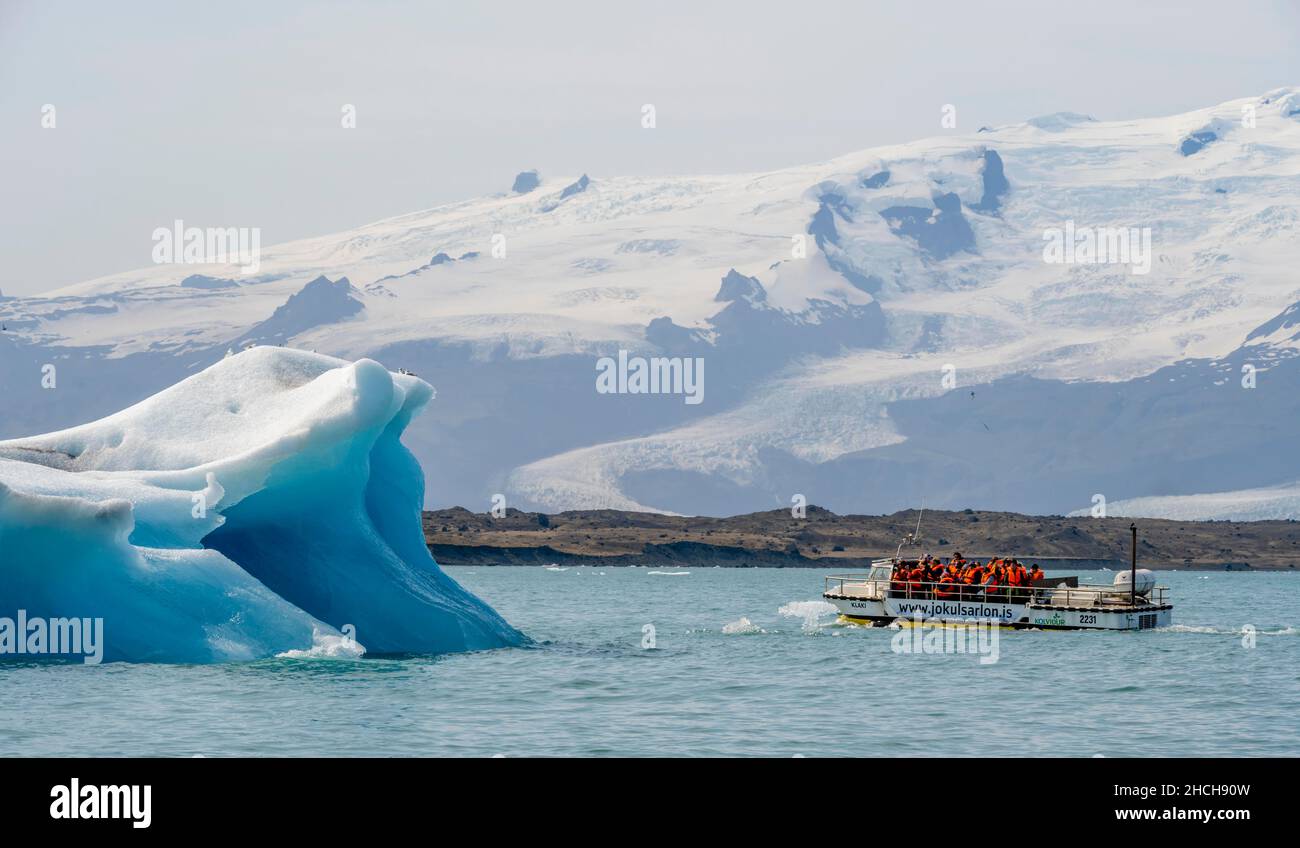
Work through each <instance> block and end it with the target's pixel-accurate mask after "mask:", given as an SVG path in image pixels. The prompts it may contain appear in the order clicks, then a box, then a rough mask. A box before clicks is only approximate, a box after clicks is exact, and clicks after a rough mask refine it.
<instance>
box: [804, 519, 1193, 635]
mask: <svg viewBox="0 0 1300 848" xmlns="http://www.w3.org/2000/svg"><path fill="white" fill-rule="evenodd" d="M1131 529H1132V531H1133V551H1134V555H1133V561H1132V567H1131V568H1130V569H1129V570H1128V571H1121V572H1119V573H1117V574H1116V575H1115V579H1114V581H1113V582H1111V583H1081V582H1080V581H1079V578H1078V577H1048V576H1047V575H1045V574H1043V573H1042V572H1041V571H1039V570H1038V566H1037V565H1036V564H1035V565H1034V566H1033V570H1026V569H1025V568H1024V566H1023V565H1021V564H1020V563H1019V562H1018V561H1017V560H1015V559H993V560H989V561H987V562H981V561H979V560H966V559H964V558H963V557H962V556H961V554H960V553H954V554H953V556H952V557H951V558H950V559H949V560H948V561H947V562H944V561H942V560H940V559H938V558H935V557H931V556H925V557H922V558H920V559H903V558H902V557H901V556H899V555H896V556H895V557H894V558H892V559H878V560H873V561H872V563H871V571H869V572H867V573H865V574H836V575H831V576H828V577H826V578H825V587H824V590H823V592H822V597H824V598H825V599H826V600H827V601H829V602H830V603H832V604H834V605H835V607H836V609H838V610H839V613H840V617H841V618H842V619H844V620H847V621H851V622H858V623H867V624H889V623H892V622H893V621H895V620H898V619H903V620H913V621H936V622H942V623H963V624H970V623H975V622H994V623H996V624H1000V625H1003V626H1007V627H1013V628H1037V629H1042V630H1149V629H1151V628H1154V627H1166V626H1168V625H1169V624H1170V623H1171V621H1172V619H1173V605H1172V604H1171V603H1169V602H1168V591H1169V590H1168V589H1167V588H1166V587H1164V586H1157V585H1156V581H1155V575H1154V574H1153V573H1152V572H1151V571H1150V570H1148V569H1145V568H1142V569H1139V568H1138V567H1137V558H1136V550H1137V528H1136V527H1132V528H1131ZM900 551H901V545H900Z"/></svg>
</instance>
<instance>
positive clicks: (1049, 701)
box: [0, 568, 1300, 757]
mask: <svg viewBox="0 0 1300 848" xmlns="http://www.w3.org/2000/svg"><path fill="white" fill-rule="evenodd" d="M447 570H448V572H449V573H451V574H452V575H453V576H454V577H455V578H456V579H457V580H459V581H460V582H461V583H463V584H464V585H465V586H467V587H468V588H469V589H471V590H473V591H474V592H476V593H478V594H479V595H480V596H481V597H483V598H484V599H485V600H487V601H488V602H489V603H490V604H492V605H493V606H494V607H496V608H497V610H499V611H500V612H501V613H502V614H504V615H505V617H506V618H507V619H508V620H509V621H510V622H511V623H513V624H515V625H516V626H518V627H520V628H522V629H523V630H524V631H525V632H526V633H528V634H529V635H530V636H532V637H533V638H534V639H535V640H537V645H536V646H534V647H530V648H525V649H510V650H501V651H492V652H485V653H477V654H461V655H451V656H444V657H440V658H409V659H400V660H388V659H386V660H326V659H315V660H309V659H300V660H287V659H278V660H269V661H263V662H257V663H246V664H228V665H213V666H160V665H121V664H106V665H102V666H98V667H95V666H36V665H25V666H14V665H0V755H4V756H14V755H53V756H62V755H162V756H186V757H188V756H194V755H204V756H236V755H245V756H293V755H325V756H334V755H377V756H496V755H504V756H507V757H516V756H586V755H692V756H715V755H736V756H780V757H789V756H794V755H803V756H808V757H814V756H835V755H854V756H869V755H892V756H924V755H993V756H998V755H1030V756H1034V755H1063V756H1079V757H1091V756H1095V755H1099V754H1100V755H1104V756H1124V755H1143V756H1192V755H1202V756H1219V755H1238V756H1257V755H1280V756H1296V755H1300V741H1298V735H1297V733H1296V732H1295V711H1296V709H1297V706H1300V630H1298V629H1297V625H1300V578H1298V577H1297V576H1296V575H1294V574H1272V575H1270V574H1249V573H1246V574H1243V573H1223V572H1215V573H1210V574H1196V573H1190V572H1188V573H1162V574H1160V583H1161V584H1162V585H1169V586H1170V587H1171V588H1172V600H1173V602H1174V621H1175V625H1174V627H1172V628H1170V629H1168V630H1162V631H1156V632H1144V633H1081V632H1064V633H1055V632H1053V633H1044V632H1013V631H1008V632H1003V633H1000V634H999V642H998V661H997V662H996V663H991V664H986V665H985V664H981V663H980V662H979V660H978V658H977V657H976V656H974V655H971V654H948V655H943V654H938V655H936V654H899V653H895V652H894V651H893V650H891V645H892V643H893V641H894V638H895V636H896V635H897V633H896V631H892V630H889V629H883V628H876V629H871V628H858V627H853V626H845V625H839V624H836V623H834V619H833V616H830V615H821V616H819V615H817V614H816V613H817V609H818V607H817V602H818V600H819V597H820V594H821V586H822V574H823V573H829V572H819V571H813V570H807V569H789V570H779V569H685V570H686V571H688V572H689V573H688V574H664V573H655V572H654V571H653V570H650V569H642V568H608V569H592V568H571V569H568V570H564V571H558V570H547V569H542V568H450V569H447ZM1091 576H1092V577H1096V576H1101V577H1103V578H1109V576H1110V575H1109V574H1104V573H1102V574H1100V575H1098V574H1096V573H1094V574H1093V575H1091ZM801 602H812V603H811V604H809V603H802V604H801ZM788 605H794V606H793V607H792V606H788ZM783 607H785V608H786V609H785V614H783V613H782V612H780V610H781V609H782V608H783ZM742 618H747V619H748V620H749V623H750V626H748V627H746V626H744V625H742V624H735V623H736V622H739V621H740V620H741V619H742ZM645 625H653V627H654V637H655V639H654V642H655V644H656V647H654V648H653V649H644V648H642V642H643V640H644V639H645V638H646V631H645V630H644V627H645ZM727 625H733V626H732V627H730V628H727ZM1246 625H1250V626H1252V627H1253V628H1254V629H1255V631H1256V633H1257V634H1258V635H1257V636H1256V638H1255V644H1254V647H1253V648H1249V647H1246V646H1245V645H1244V644H1243V636H1242V632H1241V631H1242V628H1243V627H1244V626H1246ZM724 628H725V629H728V630H732V631H736V630H739V631H749V632H731V633H728V632H724ZM358 638H359V639H360V640H361V642H362V643H364V642H365V634H364V633H359V634H358Z"/></svg>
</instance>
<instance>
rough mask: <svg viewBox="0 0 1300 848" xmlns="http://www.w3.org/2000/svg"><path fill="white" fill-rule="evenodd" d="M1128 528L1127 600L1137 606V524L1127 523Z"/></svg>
mask: <svg viewBox="0 0 1300 848" xmlns="http://www.w3.org/2000/svg"><path fill="white" fill-rule="evenodd" d="M1128 529H1129V530H1131V531H1132V532H1133V550H1132V553H1131V556H1132V559H1130V561H1129V562H1130V565H1129V595H1128V602H1129V604H1131V605H1132V606H1137V602H1138V594H1137V593H1138V526H1137V524H1136V523H1132V524H1129V526H1128Z"/></svg>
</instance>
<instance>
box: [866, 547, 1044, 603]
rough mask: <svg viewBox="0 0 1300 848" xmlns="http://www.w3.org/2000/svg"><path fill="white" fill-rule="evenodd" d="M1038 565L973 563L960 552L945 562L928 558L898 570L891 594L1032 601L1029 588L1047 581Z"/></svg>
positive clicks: (997, 561) (1000, 561)
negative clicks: (1039, 581) (1028, 566)
mask: <svg viewBox="0 0 1300 848" xmlns="http://www.w3.org/2000/svg"><path fill="white" fill-rule="evenodd" d="M1043 576H1044V575H1043V572H1042V569H1040V568H1039V567H1038V563H1034V565H1033V567H1032V568H1029V569H1026V568H1025V567H1024V566H1023V565H1021V564H1020V561H1019V560H1015V559H1001V558H999V559H993V560H990V561H989V562H987V563H979V562H969V561H967V560H966V559H964V558H963V557H962V555H961V553H960V552H958V553H954V554H953V555H952V558H951V559H950V560H948V561H947V562H943V561H942V560H940V559H939V558H938V557H933V556H930V555H929V554H926V555H925V556H924V557H922V558H921V559H920V560H918V561H916V562H902V563H898V564H896V565H895V566H894V569H893V571H892V572H891V574H890V577H889V591H890V594H891V595H893V596H895V597H906V598H934V599H938V600H945V601H946V600H953V601H958V600H962V601H969V600H1002V601H1006V600H1028V598H1029V594H1030V593H1029V592H1028V591H1025V589H1027V587H1030V586H1033V585H1034V581H1036V580H1038V579H1039V578H1041V577H1043Z"/></svg>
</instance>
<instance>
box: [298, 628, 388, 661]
mask: <svg viewBox="0 0 1300 848" xmlns="http://www.w3.org/2000/svg"><path fill="white" fill-rule="evenodd" d="M311 643H312V644H311V647H310V648H308V649H307V650H305V651H302V650H293V651H285V652H283V653H280V654H276V656H277V657H279V658H280V659H287V660H355V659H358V658H360V657H361V655H362V654H364V653H365V652H366V648H365V646H364V645H362V644H361V643H360V642H358V641H357V640H356V639H355V638H353V637H352V636H345V635H341V634H337V633H322V632H320V631H319V630H315V631H313V632H312V634H311Z"/></svg>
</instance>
